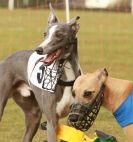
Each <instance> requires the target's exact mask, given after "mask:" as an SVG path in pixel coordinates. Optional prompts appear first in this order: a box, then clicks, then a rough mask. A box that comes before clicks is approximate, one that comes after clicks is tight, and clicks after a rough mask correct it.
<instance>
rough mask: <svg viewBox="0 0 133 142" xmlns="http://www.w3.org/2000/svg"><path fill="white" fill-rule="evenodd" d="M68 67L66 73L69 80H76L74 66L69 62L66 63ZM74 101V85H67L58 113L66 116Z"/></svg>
mask: <svg viewBox="0 0 133 142" xmlns="http://www.w3.org/2000/svg"><path fill="white" fill-rule="evenodd" d="M66 66H67V68H64V69H65V74H66V77H67V80H74V79H75V74H74V71H73V69H72V66H71V64H70V63H69V62H67V63H66ZM73 102H74V98H73V97H72V87H65V89H64V92H63V96H62V99H61V100H60V101H59V102H58V103H57V107H56V113H57V114H58V116H59V117H64V116H66V115H67V114H68V113H69V111H70V105H71V104H72V103H73Z"/></svg>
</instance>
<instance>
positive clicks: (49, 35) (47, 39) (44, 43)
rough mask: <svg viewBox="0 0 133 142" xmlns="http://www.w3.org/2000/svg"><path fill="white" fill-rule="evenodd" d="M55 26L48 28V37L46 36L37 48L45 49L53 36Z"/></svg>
mask: <svg viewBox="0 0 133 142" xmlns="http://www.w3.org/2000/svg"><path fill="white" fill-rule="evenodd" d="M56 28H57V25H54V26H53V27H51V28H50V30H49V32H48V35H47V36H46V38H45V40H44V41H43V42H42V43H41V44H40V45H39V47H42V48H45V47H46V46H47V45H48V44H49V42H50V41H51V40H52V37H53V34H54V33H55V31H56Z"/></svg>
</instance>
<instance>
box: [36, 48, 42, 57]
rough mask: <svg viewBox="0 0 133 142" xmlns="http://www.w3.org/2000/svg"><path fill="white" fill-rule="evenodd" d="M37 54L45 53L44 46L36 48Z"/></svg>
mask: <svg viewBox="0 0 133 142" xmlns="http://www.w3.org/2000/svg"><path fill="white" fill-rule="evenodd" d="M35 51H36V52H37V54H39V55H42V54H43V48H42V47H38V48H37V49H36V50H35Z"/></svg>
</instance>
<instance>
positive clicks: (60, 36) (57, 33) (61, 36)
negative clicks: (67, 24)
mask: <svg viewBox="0 0 133 142" xmlns="http://www.w3.org/2000/svg"><path fill="white" fill-rule="evenodd" d="M55 35H56V37H58V38H63V34H62V32H56V33H55Z"/></svg>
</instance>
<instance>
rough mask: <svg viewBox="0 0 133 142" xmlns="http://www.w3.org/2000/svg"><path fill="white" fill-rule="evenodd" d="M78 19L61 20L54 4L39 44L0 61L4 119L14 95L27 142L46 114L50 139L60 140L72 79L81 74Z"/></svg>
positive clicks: (0, 100) (0, 110) (0, 109)
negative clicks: (59, 20) (22, 116)
mask: <svg viewBox="0 0 133 142" xmlns="http://www.w3.org/2000/svg"><path fill="white" fill-rule="evenodd" d="M78 19H79V17H76V18H73V19H71V20H70V22H68V23H59V22H58V19H57V17H56V15H55V13H54V11H53V8H52V6H51V5H50V16H49V19H48V28H47V31H46V37H45V40H44V41H43V42H42V43H41V44H40V45H39V47H38V48H37V49H36V50H25V51H19V52H17V53H14V54H12V55H11V56H9V57H8V58H6V59H4V60H3V61H1V62H0V78H1V81H0V120H1V118H2V115H3V111H4V108H5V105H6V103H7V100H8V98H10V97H12V98H13V99H14V101H15V102H16V103H17V104H18V105H19V106H20V107H21V109H22V110H23V111H24V114H25V123H26V131H25V134H24V137H23V142H31V141H32V139H33V137H34V135H35V134H36V131H37V129H38V126H39V124H40V119H41V116H42V113H44V114H45V115H46V119H47V140H48V142H56V141H57V138H56V127H57V124H58V119H59V118H60V117H64V116H66V115H67V114H68V112H69V106H70V105H71V103H72V102H73V98H72V95H71V88H72V87H71V86H72V82H73V80H75V78H76V77H77V76H78V75H79V74H80V66H79V63H78V52H77V39H76V33H77V32H78V30H79V25H78V24H77V20H78ZM63 79H64V80H66V82H65V81H64V80H63ZM69 82H70V83H69ZM67 86H68V87H67Z"/></svg>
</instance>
